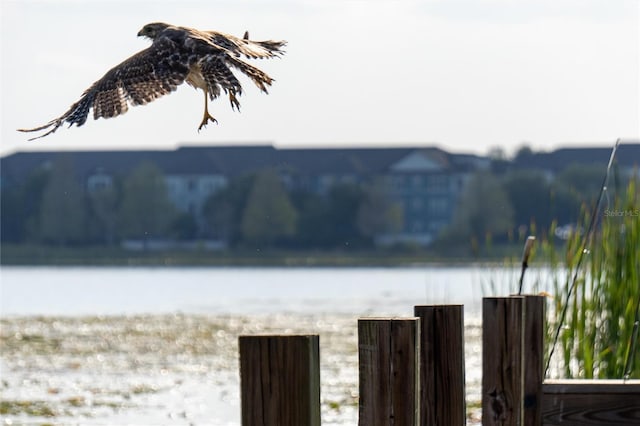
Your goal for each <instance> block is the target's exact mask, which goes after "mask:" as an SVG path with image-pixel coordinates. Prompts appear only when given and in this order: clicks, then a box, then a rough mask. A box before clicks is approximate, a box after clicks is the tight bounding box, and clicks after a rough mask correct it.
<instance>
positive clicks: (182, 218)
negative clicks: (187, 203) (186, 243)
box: [171, 213, 198, 240]
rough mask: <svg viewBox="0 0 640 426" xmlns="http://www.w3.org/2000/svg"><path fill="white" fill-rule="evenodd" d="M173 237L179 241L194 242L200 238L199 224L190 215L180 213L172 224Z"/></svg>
mask: <svg viewBox="0 0 640 426" xmlns="http://www.w3.org/2000/svg"><path fill="white" fill-rule="evenodd" d="M171 235H173V237H174V238H177V239H178V240H194V239H195V238H196V237H197V236H198V223H197V222H196V219H195V218H194V217H193V215H192V214H190V213H180V214H179V215H178V216H177V217H176V218H175V219H174V220H173V222H172V223H171Z"/></svg>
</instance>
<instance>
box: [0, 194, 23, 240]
mask: <svg viewBox="0 0 640 426" xmlns="http://www.w3.org/2000/svg"><path fill="white" fill-rule="evenodd" d="M23 205H24V203H23V193H22V191H21V190H20V188H19V187H10V188H3V189H2V196H1V197H0V217H2V220H0V238H2V242H3V243H4V242H12V243H18V242H21V241H22V240H23V239H24V237H25V228H26V220H25V215H24V207H23Z"/></svg>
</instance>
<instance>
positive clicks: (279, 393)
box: [238, 335, 320, 426]
mask: <svg viewBox="0 0 640 426" xmlns="http://www.w3.org/2000/svg"><path fill="white" fill-rule="evenodd" d="M238 343H239V347H240V389H241V391H240V399H241V410H242V412H241V416H242V425H243V426H299V425H309V426H320V351H319V347H320V346H319V337H318V335H286V336H283V335H271V336H240V337H239V342H238Z"/></svg>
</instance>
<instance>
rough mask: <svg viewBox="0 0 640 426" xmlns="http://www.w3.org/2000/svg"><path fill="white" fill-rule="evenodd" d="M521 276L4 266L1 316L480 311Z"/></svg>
mask: <svg viewBox="0 0 640 426" xmlns="http://www.w3.org/2000/svg"><path fill="white" fill-rule="evenodd" d="M516 278H517V271H515V270H507V269H503V268H484V267H461V268H450V267H420V268H419V267H416V268H190V267H184V268H182V267H177V268H176V267H167V268H165V267H151V268H146V267H132V268H127V267H124V268H112V267H107V268H103V267H53V268H51V267H36V268H34V267H4V268H2V269H1V270H0V313H1V314H2V315H3V316H15V315H72V316H73V315H76V316H77V315H87V314H93V315H119V314H137V313H155V314H158V313H174V312H182V313H212V314H216V313H217V314H222V313H224V314H260V313H270V312H271V313H275V312H281V313H286V312H300V313H303V312H308V313H318V312H321V313H353V314H361V315H389V314H391V315H409V314H410V313H411V311H412V309H413V306H414V305H417V304H440V303H454V304H464V305H465V309H466V311H465V312H466V313H467V315H469V314H472V315H476V314H478V312H479V310H478V308H479V306H480V301H481V298H482V296H483V295H485V294H486V293H487V287H489V285H488V284H489V283H491V282H494V283H497V284H498V287H499V288H501V289H504V290H505V293H503V294H508V292H509V291H514V289H516V285H515V283H516ZM508 283H512V284H511V290H509V289H507V288H506V287H507V284H508ZM483 287H484V290H483Z"/></svg>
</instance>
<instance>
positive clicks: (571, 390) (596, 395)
mask: <svg viewBox="0 0 640 426" xmlns="http://www.w3.org/2000/svg"><path fill="white" fill-rule="evenodd" d="M542 424H543V425H544V426H556V425H558V426H578V425H579V426H605V425H640V380H627V381H624V380H546V381H545V382H544V383H543V384H542Z"/></svg>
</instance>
